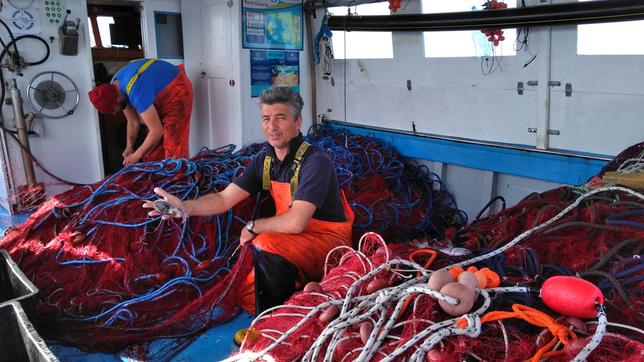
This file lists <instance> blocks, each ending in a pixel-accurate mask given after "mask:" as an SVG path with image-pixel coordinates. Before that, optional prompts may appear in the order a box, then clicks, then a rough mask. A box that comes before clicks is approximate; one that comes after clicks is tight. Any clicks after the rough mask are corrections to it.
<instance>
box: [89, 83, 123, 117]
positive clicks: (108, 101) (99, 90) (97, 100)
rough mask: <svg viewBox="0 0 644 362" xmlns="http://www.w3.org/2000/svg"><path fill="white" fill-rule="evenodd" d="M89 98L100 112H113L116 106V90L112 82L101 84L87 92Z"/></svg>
mask: <svg viewBox="0 0 644 362" xmlns="http://www.w3.org/2000/svg"><path fill="white" fill-rule="evenodd" d="M88 95H89V100H90V101H91V102H92V104H93V105H94V108H96V110H97V111H99V112H101V113H109V112H113V111H114V108H115V107H116V103H117V102H116V101H117V98H118V91H117V90H116V86H115V85H113V84H111V83H110V84H101V85H99V86H98V87H96V88H94V89H92V90H91V91H90V92H89V93H88Z"/></svg>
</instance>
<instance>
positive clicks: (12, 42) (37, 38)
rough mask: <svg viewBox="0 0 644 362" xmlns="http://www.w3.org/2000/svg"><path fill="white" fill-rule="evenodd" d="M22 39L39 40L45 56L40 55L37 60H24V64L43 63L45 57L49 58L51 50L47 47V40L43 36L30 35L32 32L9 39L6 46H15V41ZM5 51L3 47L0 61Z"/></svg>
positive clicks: (45, 59)
mask: <svg viewBox="0 0 644 362" xmlns="http://www.w3.org/2000/svg"><path fill="white" fill-rule="evenodd" d="M22 39H36V40H40V41H41V42H42V43H43V44H44V45H45V56H44V57H42V59H40V60H37V61H35V62H25V64H26V65H40V64H42V63H44V62H45V61H47V59H49V55H50V54H51V50H50V49H49V44H47V41H45V39H43V38H41V37H39V36H37V35H32V34H25V35H20V36H18V37H16V38H15V39H13V40H11V41H10V42H9V44H7V47H11V45H14V46H15V45H16V43H17V42H18V40H22ZM6 53H7V51H6V50H5V49H3V50H2V53H0V61H2V58H4V56H5V55H6Z"/></svg>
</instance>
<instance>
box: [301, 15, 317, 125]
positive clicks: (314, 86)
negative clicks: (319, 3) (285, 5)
mask: <svg viewBox="0 0 644 362" xmlns="http://www.w3.org/2000/svg"><path fill="white" fill-rule="evenodd" d="M313 11H315V10H313ZM312 16H313V15H312V14H311V13H309V12H308V11H305V12H304V17H305V20H306V35H307V36H306V44H307V45H308V46H307V48H308V51H309V56H308V58H309V80H310V82H311V125H313V126H315V125H317V123H318V119H317V118H318V112H317V111H318V110H317V108H318V103H317V92H316V89H317V82H316V75H315V73H316V72H315V64H313V46H314V45H315V44H314V42H313V39H314V38H315V35H314V34H313V25H311V23H312V20H311V17H312ZM313 129H315V127H313Z"/></svg>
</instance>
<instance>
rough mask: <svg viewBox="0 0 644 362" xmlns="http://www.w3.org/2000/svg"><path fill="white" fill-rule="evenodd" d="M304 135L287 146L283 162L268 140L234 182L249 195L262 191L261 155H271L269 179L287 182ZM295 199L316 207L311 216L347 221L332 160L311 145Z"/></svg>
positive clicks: (326, 219)
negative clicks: (287, 149)
mask: <svg viewBox="0 0 644 362" xmlns="http://www.w3.org/2000/svg"><path fill="white" fill-rule="evenodd" d="M303 141H304V138H303V137H302V135H301V134H300V135H299V136H298V137H296V138H294V139H293V140H292V141H291V144H290V145H289V151H288V154H287V155H286V157H284V161H280V160H278V159H277V156H276V155H275V149H274V148H273V146H271V145H270V144H269V143H268V142H266V143H265V144H264V148H263V149H262V150H261V151H260V152H259V153H258V154H257V156H255V158H253V160H252V161H251V162H250V163H249V164H248V166H246V169H245V170H244V173H242V174H241V175H240V176H239V177H238V178H236V179H235V180H233V183H234V184H235V185H237V186H239V187H241V188H242V189H244V190H245V191H247V192H248V193H250V194H251V195H255V194H257V193H258V192H260V191H262V173H263V171H264V158H265V157H266V155H268V156H271V158H272V159H273V162H272V163H271V172H270V174H271V181H277V182H286V183H289V182H290V181H291V178H292V177H293V172H294V171H295V164H294V163H293V159H294V158H295V153H296V152H297V149H298V148H299V147H300V145H301V144H302V142H303ZM293 199H294V200H302V201H308V202H310V203H312V204H313V205H315V206H316V207H317V209H316V210H315V213H314V214H313V218H315V219H318V220H324V221H346V220H347V218H346V216H345V214H344V207H343V206H342V200H341V198H340V191H339V189H338V177H337V175H336V174H335V169H334V167H333V163H331V160H330V159H329V157H327V155H326V153H324V152H323V151H322V150H320V149H319V148H317V147H316V146H313V145H312V146H311V147H309V149H308V150H307V151H306V153H305V154H304V157H303V161H302V168H301V170H300V179H299V183H298V186H297V190H296V191H295V196H294V197H293Z"/></svg>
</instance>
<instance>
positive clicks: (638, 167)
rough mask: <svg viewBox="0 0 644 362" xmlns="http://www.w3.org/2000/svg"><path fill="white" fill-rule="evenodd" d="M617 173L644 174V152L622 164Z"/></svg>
mask: <svg viewBox="0 0 644 362" xmlns="http://www.w3.org/2000/svg"><path fill="white" fill-rule="evenodd" d="M617 172H620V173H623V174H630V173H636V172H644V150H642V151H641V152H640V154H639V155H637V156H636V157H634V158H629V159H627V160H625V161H624V162H622V164H621V165H619V167H618V168H617Z"/></svg>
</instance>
